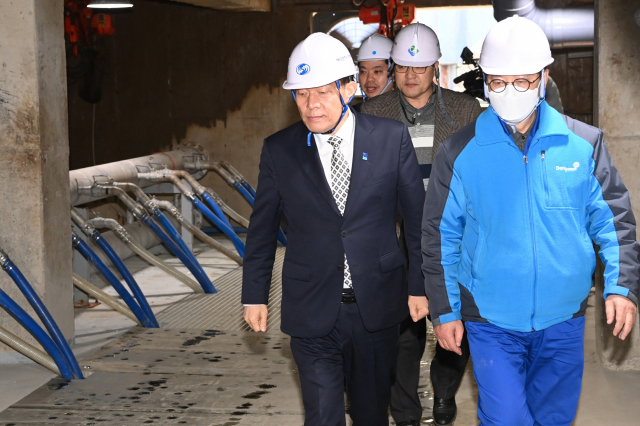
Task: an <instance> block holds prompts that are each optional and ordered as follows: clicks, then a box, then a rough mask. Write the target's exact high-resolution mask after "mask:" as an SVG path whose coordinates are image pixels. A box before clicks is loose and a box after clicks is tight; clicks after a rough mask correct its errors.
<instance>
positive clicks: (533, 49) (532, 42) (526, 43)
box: [479, 16, 553, 75]
mask: <svg viewBox="0 0 640 426" xmlns="http://www.w3.org/2000/svg"><path fill="white" fill-rule="evenodd" d="M552 62H553V58H552V57H551V48H550V47H549V40H548V39H547V36H546V35H545V33H544V31H542V28H540V27H539V26H538V25H537V24H536V23H535V22H533V21H531V20H529V19H527V18H521V17H519V16H513V17H511V18H507V19H505V20H503V21H500V22H498V23H497V24H496V25H495V26H494V27H493V28H491V30H490V31H489V33H488V34H487V36H486V37H485V39H484V43H483V44H482V52H481V53H480V61H479V65H480V67H481V68H482V71H483V72H484V73H485V74H492V75H525V74H535V73H538V72H540V71H541V70H542V69H544V68H545V67H547V66H548V65H549V64H551V63H552Z"/></svg>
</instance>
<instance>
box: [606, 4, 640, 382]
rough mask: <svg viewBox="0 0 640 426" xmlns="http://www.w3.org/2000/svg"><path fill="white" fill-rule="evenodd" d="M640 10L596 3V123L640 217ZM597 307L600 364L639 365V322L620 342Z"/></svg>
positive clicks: (632, 366) (613, 366) (639, 6)
mask: <svg viewBox="0 0 640 426" xmlns="http://www.w3.org/2000/svg"><path fill="white" fill-rule="evenodd" d="M639 8H640V0H599V1H596V49H595V51H596V57H595V61H596V67H595V97H596V117H595V124H596V126H598V127H600V128H601V129H602V130H603V131H604V137H605V141H606V144H607V147H608V148H609V152H610V153H611V156H612V157H613V161H614V162H615V164H616V167H617V168H618V170H619V172H620V174H621V176H622V179H623V180H624V182H625V184H626V185H627V187H628V189H629V193H630V195H631V204H632V206H633V209H634V212H635V214H636V218H637V217H638V216H639V215H640V173H638V165H640V121H639V120H638V109H639V108H640V54H639V53H638V49H637V46H638V43H640V28H639V27H638V26H637V25H636V23H635V22H634V12H636V11H637V10H638V9H639ZM639 13H640V12H639ZM600 284H601V282H600ZM599 302H600V301H599ZM597 308H598V312H599V317H600V321H601V323H602V324H603V327H602V329H601V330H599V333H598V336H597V337H598V341H597V342H598V349H599V352H600V354H601V357H602V360H603V363H604V364H605V365H606V366H609V367H611V368H623V369H624V368H633V369H640V335H639V333H638V330H639V329H640V326H638V325H636V326H635V329H634V330H633V332H632V336H631V338H630V339H627V341H626V342H620V341H618V340H617V339H614V338H613V337H612V335H611V331H612V327H610V326H607V325H606V322H605V321H604V312H603V309H602V303H599V304H598V305H597Z"/></svg>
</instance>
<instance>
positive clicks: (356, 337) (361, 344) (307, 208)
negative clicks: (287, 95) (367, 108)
mask: <svg viewBox="0 0 640 426" xmlns="http://www.w3.org/2000/svg"><path fill="white" fill-rule="evenodd" d="M355 72H356V68H355V66H354V64H353V62H352V60H351V57H350V55H349V51H348V50H347V48H346V47H345V46H344V45H343V44H342V43H340V42H339V41H338V40H336V39H334V38H332V37H330V36H328V35H326V34H321V33H316V34H312V35H311V36H309V37H308V38H307V39H306V40H304V41H303V42H301V43H300V44H299V45H298V46H297V47H296V48H295V49H294V51H293V53H292V55H291V57H290V59H289V68H288V74H287V81H285V83H284V86H283V87H284V88H285V89H289V90H292V92H293V95H294V99H295V101H296V104H297V106H298V109H299V112H300V116H301V118H302V121H300V122H298V123H296V124H294V125H292V126H290V127H288V128H286V129H284V130H282V131H280V132H278V133H276V134H274V135H272V136H270V137H268V138H267V139H266V140H265V143H264V147H263V151H262V156H261V159H260V175H259V178H258V190H257V195H256V201H255V206H254V210H253V214H252V215H251V225H250V228H249V233H248V236H247V249H246V254H245V258H244V278H243V286H242V303H243V304H244V305H245V308H244V309H245V314H244V316H245V319H246V321H247V322H248V323H249V325H250V326H251V327H252V328H253V329H254V330H255V331H266V329H267V314H268V312H267V307H266V304H267V302H268V295H269V286H270V283H271V272H272V267H273V262H274V258H275V249H276V238H277V233H278V225H279V223H280V220H281V219H284V221H285V222H286V224H287V242H288V244H287V254H286V256H285V260H284V265H283V271H282V316H281V318H282V325H281V328H282V331H283V332H285V333H287V334H289V335H291V350H292V353H293V356H294V359H295V362H296V364H297V367H298V371H299V374H300V382H301V386H302V396H303V402H304V407H305V414H306V416H305V426H316V425H318V426H319V425H322V426H327V425H336V426H338V425H345V411H344V384H345V382H346V388H347V394H348V396H349V399H350V401H351V410H350V415H351V418H352V419H353V421H354V425H355V426H379V425H385V426H386V425H388V415H387V407H388V405H389V400H390V388H391V384H392V381H393V376H394V372H395V367H396V356H397V346H398V332H399V329H398V324H399V323H400V322H401V321H402V320H403V319H404V318H406V316H407V315H408V314H409V312H411V315H412V316H414V317H415V318H416V319H419V318H423V317H424V316H426V315H427V313H428V307H427V299H426V297H425V296H424V288H423V287H422V274H421V270H420V265H421V255H420V222H421V219H422V205H423V200H424V191H423V184H422V179H421V177H420V169H419V167H418V161H417V159H416V155H415V150H414V149H413V146H412V144H411V138H410V136H409V133H408V131H407V127H406V126H405V125H403V124H402V123H399V122H397V121H393V120H387V119H383V118H376V117H371V116H365V115H360V114H358V113H354V112H353V111H352V110H349V108H348V106H347V105H348V101H349V100H350V98H351V97H353V95H354V93H355V92H356V90H357V85H356V83H355V82H354V81H353V75H354V74H355ZM398 211H400V213H401V215H402V217H403V218H404V224H405V235H406V241H407V247H408V252H407V253H408V255H407V257H408V259H407V257H405V255H404V254H403V253H402V251H401V250H400V248H399V246H398V238H397V234H396V225H395V224H396V219H395V218H396V212H398ZM407 261H408V267H407V271H408V272H405V268H404V267H403V266H405V265H406V264H407ZM415 295H418V296H415Z"/></svg>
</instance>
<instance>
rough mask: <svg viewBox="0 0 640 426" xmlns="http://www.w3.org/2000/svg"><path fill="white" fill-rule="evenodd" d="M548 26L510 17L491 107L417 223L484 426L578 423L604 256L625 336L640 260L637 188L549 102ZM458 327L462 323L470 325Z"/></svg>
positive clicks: (501, 30) (433, 287)
mask: <svg viewBox="0 0 640 426" xmlns="http://www.w3.org/2000/svg"><path fill="white" fill-rule="evenodd" d="M552 62H553V58H552V57H551V51H550V48H549V42H548V40H547V38H546V36H545V34H544V32H543V31H542V30H541V29H540V28H539V27H538V26H537V25H536V24H534V23H533V22H531V21H529V20H527V19H524V18H518V17H513V18H508V19H506V20H504V21H501V22H500V23H498V24H497V25H496V26H495V27H494V28H493V29H492V30H491V31H490V32H489V34H488V35H487V37H486V39H485V41H484V44H483V47H482V53H481V56H480V66H481V67H482V70H483V72H484V74H485V91H486V93H487V96H488V98H489V101H490V103H491V107H490V108H489V109H488V110H486V111H485V112H484V113H482V114H481V115H480V117H478V119H477V120H476V122H475V123H472V124H470V125H469V126H467V127H465V128H463V129H462V130H461V131H460V132H458V133H457V134H455V135H454V136H452V137H451V138H449V139H448V140H446V141H445V142H443V144H442V145H441V146H440V149H439V150H438V153H437V155H436V158H435V161H434V164H433V170H432V173H431V181H430V183H429V187H428V189H427V195H426V200H425V208H424V216H423V224H422V252H423V266H422V270H423V273H424V275H425V287H426V292H427V296H428V297H429V307H430V311H431V317H432V319H433V324H434V326H435V333H436V337H437V339H438V342H439V343H440V345H442V347H444V348H445V349H448V350H451V351H454V352H457V353H460V352H461V351H460V342H461V340H462V335H463V331H464V327H466V330H467V336H468V339H469V345H470V349H471V356H472V359H473V368H474V375H475V378H476V381H477V383H478V390H479V400H478V417H479V419H480V420H481V425H483V426H488V425H504V426H515V425H517V426H530V425H531V426H533V425H544V426H556V425H558V426H559V425H564V426H569V425H570V424H571V422H572V421H573V419H574V417H575V414H576V409H577V405H578V399H579V396H580V387H581V380H582V372H583V367H584V354H583V352H584V348H583V339H584V312H585V309H586V307H587V297H588V295H589V291H590V289H591V286H592V278H591V277H592V274H593V271H594V268H595V264H596V260H595V253H594V250H593V245H592V241H593V242H595V243H596V244H597V245H598V246H599V247H600V251H599V255H600V258H601V259H602V261H603V262H604V265H605V272H604V279H605V289H604V297H605V299H606V302H605V303H606V312H607V320H608V322H609V323H612V322H613V321H614V318H615V322H616V324H615V328H614V335H617V336H618V337H620V339H624V338H625V337H626V336H627V335H628V334H629V332H630V331H631V328H632V327H633V323H634V321H635V318H636V314H637V309H636V305H637V302H638V281H639V271H640V264H639V261H638V255H639V252H640V250H639V247H638V243H637V242H636V232H635V228H636V227H635V219H634V216H633V213H632V211H631V205H630V202H629V194H628V191H627V189H626V187H625V186H624V184H623V183H622V180H621V178H620V176H619V174H618V171H617V170H616V168H615V166H614V165H613V162H612V160H611V157H610V156H609V153H608V151H607V148H606V146H605V144H604V140H603V136H602V131H601V130H600V129H597V128H595V127H591V126H588V125H586V124H583V123H581V122H578V121H575V120H573V119H571V118H569V117H566V116H563V115H561V114H560V113H558V112H557V111H556V110H554V109H553V108H551V107H549V105H548V104H547V103H546V102H545V101H544V95H545V84H546V81H547V76H548V72H547V71H546V70H545V68H546V67H547V66H548V65H549V64H551V63H552ZM462 321H465V323H464V326H463V323H462Z"/></svg>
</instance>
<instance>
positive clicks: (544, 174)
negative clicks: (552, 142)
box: [540, 151, 549, 202]
mask: <svg viewBox="0 0 640 426" xmlns="http://www.w3.org/2000/svg"><path fill="white" fill-rule="evenodd" d="M544 155H545V151H542V155H541V156H540V161H541V162H542V165H541V167H542V184H543V185H544V196H545V202H548V198H549V195H548V194H549V183H548V182H547V179H548V178H547V166H546V165H545V164H544Z"/></svg>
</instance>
